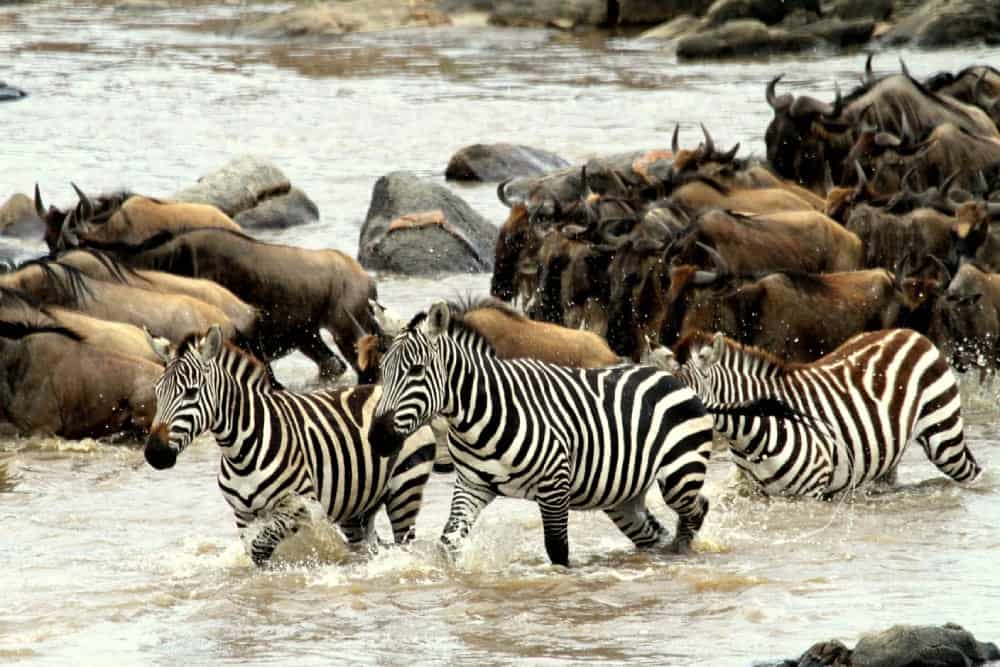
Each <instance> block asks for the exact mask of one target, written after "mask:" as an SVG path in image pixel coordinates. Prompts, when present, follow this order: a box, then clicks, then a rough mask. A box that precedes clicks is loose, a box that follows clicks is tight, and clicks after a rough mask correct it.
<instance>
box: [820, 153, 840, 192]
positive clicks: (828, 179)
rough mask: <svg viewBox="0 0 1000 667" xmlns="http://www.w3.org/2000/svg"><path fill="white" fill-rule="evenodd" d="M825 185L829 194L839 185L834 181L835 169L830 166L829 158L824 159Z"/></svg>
mask: <svg viewBox="0 0 1000 667" xmlns="http://www.w3.org/2000/svg"><path fill="white" fill-rule="evenodd" d="M823 187H824V188H826V192H827V194H829V193H830V192H831V191H832V190H833V189H834V188H835V187H837V185H836V183H834V182H833V171H832V170H831V168H830V162H829V161H827V160H824V161H823Z"/></svg>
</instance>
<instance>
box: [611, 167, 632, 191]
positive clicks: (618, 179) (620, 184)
mask: <svg viewBox="0 0 1000 667" xmlns="http://www.w3.org/2000/svg"><path fill="white" fill-rule="evenodd" d="M611 179H612V180H613V181H614V182H615V187H617V188H619V191H620V192H621V193H622V194H623V195H624V194H626V193H628V186H626V185H625V180H624V179H623V178H622V176H621V174H619V173H618V170H617V169H612V170H611Z"/></svg>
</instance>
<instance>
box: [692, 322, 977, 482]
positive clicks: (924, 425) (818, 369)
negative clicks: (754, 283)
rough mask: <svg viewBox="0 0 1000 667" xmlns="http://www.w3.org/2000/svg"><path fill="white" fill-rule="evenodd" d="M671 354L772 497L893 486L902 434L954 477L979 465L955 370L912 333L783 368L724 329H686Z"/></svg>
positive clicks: (871, 336) (874, 336)
mask: <svg viewBox="0 0 1000 667" xmlns="http://www.w3.org/2000/svg"><path fill="white" fill-rule="evenodd" d="M677 356H678V360H680V361H683V362H684V365H683V367H682V368H681V369H680V371H678V374H677V375H678V377H679V378H680V379H681V381H682V382H684V383H686V384H687V385H689V386H690V387H691V388H693V389H694V390H695V391H696V392H697V393H698V395H699V396H700V397H701V398H702V400H703V401H704V402H705V405H706V406H707V408H708V411H709V412H710V413H712V414H713V417H714V420H715V428H716V430H718V431H719V432H720V433H721V434H722V435H724V436H725V437H727V438H728V439H729V440H730V442H731V451H732V454H733V457H734V460H735V462H736V464H737V465H738V466H739V467H740V468H742V469H743V470H745V471H746V472H747V473H749V474H750V476H751V477H752V478H753V479H755V480H756V481H757V483H758V484H759V485H760V487H761V489H762V490H763V491H764V492H765V493H767V494H768V495H814V496H820V497H827V496H829V495H831V494H834V493H837V492H839V491H842V490H844V489H847V488H854V487H857V486H858V485H861V484H863V483H866V482H871V481H876V480H878V481H886V482H890V483H891V482H894V481H895V478H896V467H897V466H898V465H899V461H900V458H901V457H902V455H903V451H904V450H905V449H906V445H907V444H908V443H909V442H910V440H917V441H918V442H919V443H920V444H921V445H922V446H923V448H924V452H925V453H926V454H927V457H928V458H929V459H930V460H931V462H933V463H934V465H936V466H937V467H938V468H939V469H940V470H941V472H943V473H944V474H946V475H948V476H949V477H951V478H952V479H954V480H956V481H958V482H968V483H971V482H974V481H975V480H976V479H977V478H978V477H979V475H980V473H981V472H982V469H981V468H980V467H979V465H978V464H977V463H976V459H975V458H974V457H973V456H972V453H971V452H970V451H969V449H968V447H966V445H965V442H964V436H963V431H962V414H961V399H960V396H959V392H958V384H957V382H956V380H955V376H954V374H953V373H952V371H951V368H950V367H949V366H948V363H947V361H946V360H945V358H944V356H943V355H942V354H941V352H940V351H939V350H938V349H937V348H936V347H934V344H933V343H931V342H930V341H929V340H927V338H925V337H924V336H921V335H920V334H918V333H917V332H915V331H911V330H908V329H894V330H887V331H876V332H871V333H864V334H860V335H858V336H855V337H854V338H852V339H850V340H848V341H847V342H845V343H844V344H843V345H841V346H840V347H839V348H837V349H836V350H834V351H833V352H831V353H830V354H828V355H826V356H825V357H823V358H821V359H819V360H817V361H814V362H812V363H808V364H787V365H786V364H785V363H783V362H782V361H780V360H779V359H777V358H776V357H774V356H772V355H770V354H768V353H767V352H764V351H763V350H760V349H757V348H753V347H746V346H743V345H740V344H739V343H735V342H733V341H731V340H729V339H728V338H725V337H724V336H723V335H722V334H715V336H714V337H713V336H710V335H708V334H705V333H697V334H694V335H693V336H691V337H689V338H688V339H686V340H684V341H681V343H680V344H678V349H677ZM748 406H755V407H756V410H753V409H751V410H748V409H746V408H747V407H748ZM734 407H740V410H738V411H736V412H734V411H733V408H734ZM751 413H755V414H754V416H748V415H749V414H751Z"/></svg>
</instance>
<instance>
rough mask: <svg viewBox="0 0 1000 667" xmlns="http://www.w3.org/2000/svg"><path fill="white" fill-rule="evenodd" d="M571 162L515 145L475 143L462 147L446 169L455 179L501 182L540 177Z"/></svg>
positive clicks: (545, 152)
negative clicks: (513, 178)
mask: <svg viewBox="0 0 1000 667" xmlns="http://www.w3.org/2000/svg"><path fill="white" fill-rule="evenodd" d="M568 165H569V162H567V161H566V160H564V159H562V158H561V157H559V156H558V155H556V154H555V153H550V152H549V151H543V150H541V149H539V148H532V147H530V146H519V145H515V144H503V143H501V144H473V145H471V146H466V147H464V148H461V149H459V150H458V152H456V153H455V154H454V155H452V156H451V159H450V160H448V166H447V168H445V170H444V177H445V178H447V179H449V180H455V181H484V182H489V181H493V182H498V181H502V180H504V179H506V178H511V177H513V176H538V175H541V174H544V173H546V172H550V171H552V170H553V169H559V168H560V167H566V166H568Z"/></svg>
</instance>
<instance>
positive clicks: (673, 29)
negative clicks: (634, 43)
mask: <svg viewBox="0 0 1000 667" xmlns="http://www.w3.org/2000/svg"><path fill="white" fill-rule="evenodd" d="M706 25H707V21H706V20H705V19H703V18H700V17H697V16H691V15H690V14H684V15H682V16H678V17H677V18H675V19H673V20H672V21H667V22H666V23H663V24H661V25H658V26H656V27H655V28H650V29H649V30H647V31H645V32H643V33H642V34H640V35H639V39H677V38H678V37H682V36H684V35H686V34H688V33H694V32H698V31H699V30H701V29H702V28H704V27H705V26H706Z"/></svg>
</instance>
